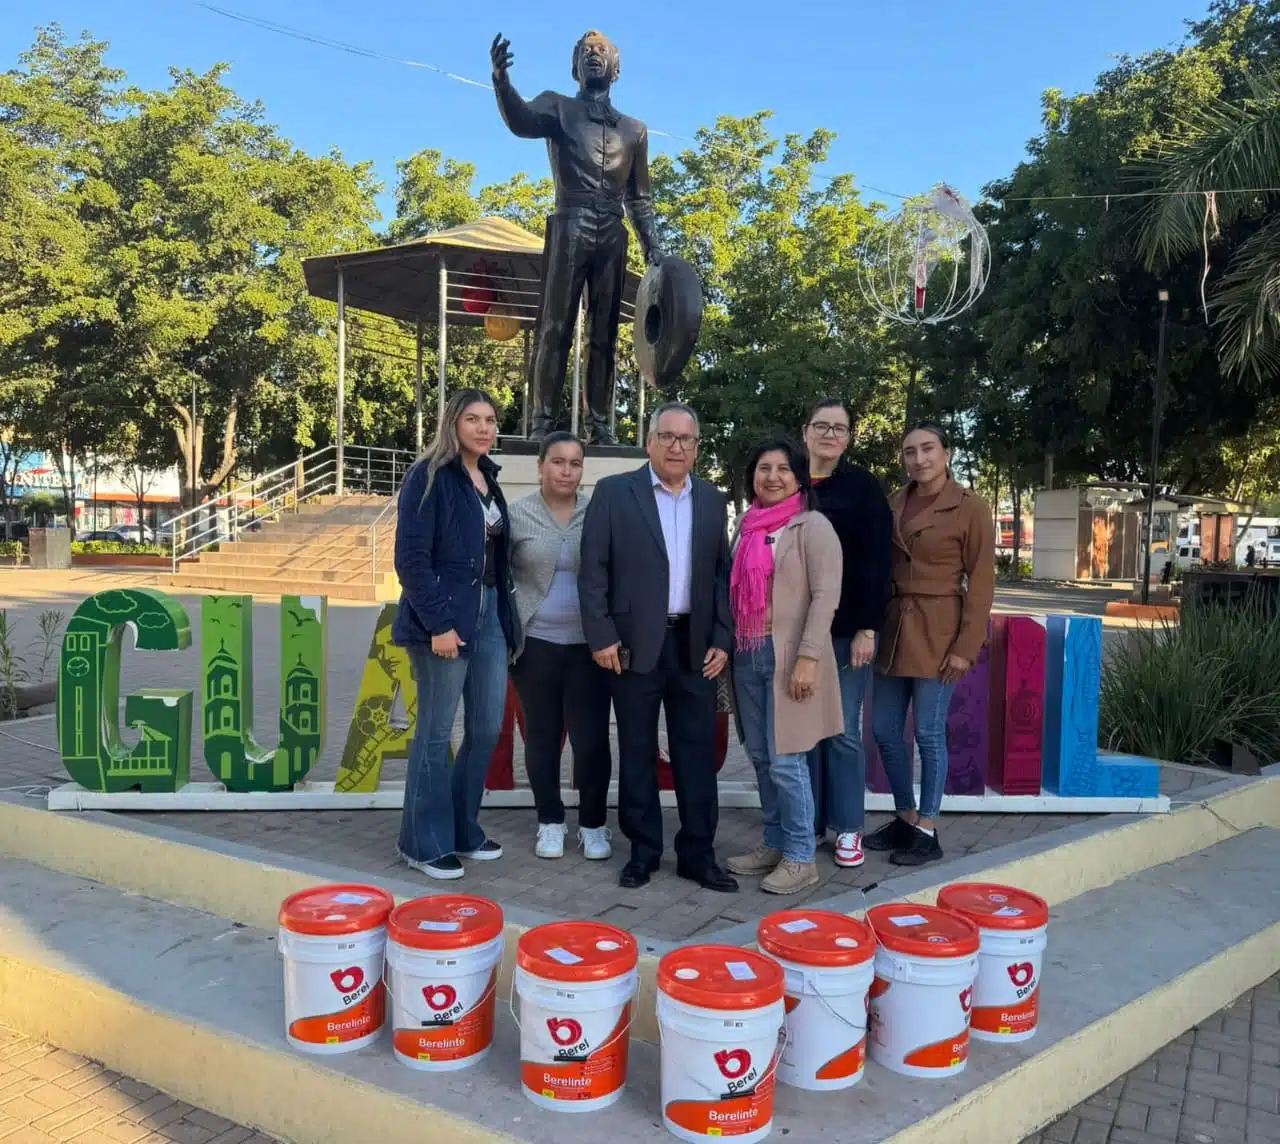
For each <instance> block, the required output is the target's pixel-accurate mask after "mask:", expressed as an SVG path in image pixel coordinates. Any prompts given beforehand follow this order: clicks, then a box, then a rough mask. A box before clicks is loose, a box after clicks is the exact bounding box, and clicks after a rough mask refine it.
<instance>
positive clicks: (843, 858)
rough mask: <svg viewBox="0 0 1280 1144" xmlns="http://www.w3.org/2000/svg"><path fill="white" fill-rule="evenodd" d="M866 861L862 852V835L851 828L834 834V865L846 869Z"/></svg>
mask: <svg viewBox="0 0 1280 1144" xmlns="http://www.w3.org/2000/svg"><path fill="white" fill-rule="evenodd" d="M864 861H866V856H865V855H864V854H863V853H862V835H861V834H857V833H855V832H854V831H852V830H848V831H845V833H843V834H837V835H836V865H837V866H842V867H844V869H846V870H851V869H853V868H854V867H855V866H861V865H862V863H863V862H864Z"/></svg>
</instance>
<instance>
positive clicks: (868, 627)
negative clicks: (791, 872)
mask: <svg viewBox="0 0 1280 1144" xmlns="http://www.w3.org/2000/svg"><path fill="white" fill-rule="evenodd" d="M852 427H853V425H852V421H851V419H850V416H849V407H848V406H847V405H845V403H844V402H843V401H841V400H840V398H838V397H826V398H823V399H822V400H821V401H819V402H818V403H817V405H815V406H814V407H813V410H812V412H810V414H809V420H808V422H807V423H806V425H805V428H804V443H805V448H806V450H807V452H808V454H809V472H810V474H811V476H812V480H813V492H814V500H815V503H816V506H817V509H818V511H819V512H820V513H822V515H823V516H825V517H826V518H827V519H828V520H829V521H830V522H831V524H832V526H833V527H834V528H835V530H836V536H837V537H839V539H840V550H841V553H842V554H843V557H844V573H843V578H842V582H841V585H840V606H839V607H838V608H837V609H836V614H835V618H834V619H833V620H832V621H831V643H832V646H833V647H834V649H835V656H836V664H837V665H838V666H839V669H840V675H839V679H840V702H841V706H842V708H843V710H844V730H843V731H842V732H841V733H840V734H839V735H833V736H832V737H831V738H829V739H824V740H823V741H822V742H821V743H819V744H818V745H817V746H816V747H814V749H813V750H812V751H810V752H809V773H810V776H811V778H812V780H813V798H814V806H815V808H816V811H817V814H816V816H815V817H816V822H815V823H814V829H815V832H816V834H817V836H818V839H819V840H820V841H821V840H822V839H823V838H824V837H825V836H826V833H827V830H828V829H830V830H832V831H834V833H835V843H836V845H835V863H836V865H837V866H843V867H846V868H849V867H854V866H861V865H862V863H863V861H864V856H863V852H862V827H863V821H864V818H865V816H866V787H867V756H866V752H865V751H864V750H863V744H862V706H863V701H864V699H865V697H866V694H867V688H868V686H869V685H870V682H871V661H872V659H873V658H874V657H875V653H876V637H877V635H878V633H879V631H880V626H881V624H882V623H883V622H884V609H885V605H886V604H887V603H888V600H889V585H890V578H889V549H890V546H891V543H892V536H893V514H892V513H890V511H889V502H888V500H887V499H886V498H885V495H884V490H883V489H881V487H880V482H879V481H877V480H876V479H875V477H873V476H872V475H871V474H870V473H869V472H867V470H866V469H863V468H860V467H859V466H858V465H855V464H853V463H852V462H851V461H849V460H848V458H847V457H846V456H845V453H846V451H847V450H848V448H849V443H850V442H851V441H852V440H853V432H852Z"/></svg>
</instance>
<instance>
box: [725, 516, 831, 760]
mask: <svg viewBox="0 0 1280 1144" xmlns="http://www.w3.org/2000/svg"><path fill="white" fill-rule="evenodd" d="M736 539H737V538H736V537H735V546H734V547H735V552H736V547H737V546H736ZM843 570H844V556H843V554H842V553H841V550H840V540H839V538H838V537H837V536H836V530H835V529H834V528H833V527H832V526H831V522H830V521H829V520H827V518H826V517H825V516H823V515H822V513H820V512H801V513H797V514H796V515H795V516H794V517H792V518H791V522H790V523H789V524H788V525H787V526H786V528H784V529H783V530H782V535H780V536H779V537H778V540H777V543H776V544H775V545H774V553H773V591H772V608H773V636H772V641H773V657H774V663H775V664H776V665H777V666H776V669H775V670H774V674H773V737H774V750H775V751H776V752H777V753H778V754H780V755H790V754H796V753H799V752H803V751H808V750H811V749H812V748H813V747H815V746H816V745H817V744H818V743H820V742H821V741H822V740H823V739H829V738H830V737H831V736H832V735H839V734H840V733H841V732H842V731H843V730H844V710H843V708H842V706H841V703H840V679H839V674H838V668H837V666H836V657H835V652H834V651H833V650H832V647H831V619H832V617H833V616H834V615H835V614H836V606H837V605H838V604H839V603H840V583H841V576H842V574H843ZM734 654H735V655H745V654H750V653H749V652H735V653H734ZM802 655H803V656H807V657H809V658H810V659H816V660H817V661H818V670H817V674H816V678H815V682H814V688H813V695H811V696H810V697H809V698H808V699H804V700H801V701H799V702H797V701H796V700H794V699H792V698H791V672H792V670H793V669H794V668H795V665H796V659H797V658H799V657H800V656H802ZM734 714H735V718H737V705H736V704H735V707H734ZM737 723H738V738H739V739H740V740H742V741H743V742H745V741H746V740H745V739H744V738H743V735H742V721H741V719H740V718H738V719H737Z"/></svg>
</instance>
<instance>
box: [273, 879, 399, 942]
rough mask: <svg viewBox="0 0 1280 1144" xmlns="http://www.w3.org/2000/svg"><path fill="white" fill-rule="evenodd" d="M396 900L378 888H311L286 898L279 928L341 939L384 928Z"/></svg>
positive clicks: (343, 885)
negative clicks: (343, 935) (349, 935)
mask: <svg viewBox="0 0 1280 1144" xmlns="http://www.w3.org/2000/svg"><path fill="white" fill-rule="evenodd" d="M395 904H396V900H395V898H393V897H392V896H391V895H390V894H388V893H387V891H386V890H383V889H380V888H379V887H378V886H361V885H359V884H358V883H351V884H341V885H334V886H312V887H311V889H309V890H299V891H298V892H297V893H296V894H291V895H290V896H289V897H287V898H285V900H284V902H283V903H282V904H281V906H280V925H281V926H282V927H283V928H284V929H287V930H288V931H289V932H290V933H302V934H311V935H312V936H314V937H339V936H341V935H342V934H348V933H363V932H364V931H365V930H371V929H377V928H378V926H381V925H385V924H386V921H387V917H388V915H389V914H390V913H391V911H392V909H393V908H394V907H395Z"/></svg>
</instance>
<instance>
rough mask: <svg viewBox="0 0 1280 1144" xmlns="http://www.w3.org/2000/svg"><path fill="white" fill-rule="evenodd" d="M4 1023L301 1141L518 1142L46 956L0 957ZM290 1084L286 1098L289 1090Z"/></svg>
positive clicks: (349, 1143)
mask: <svg viewBox="0 0 1280 1144" xmlns="http://www.w3.org/2000/svg"><path fill="white" fill-rule="evenodd" d="M0 1009H2V1010H3V1012H4V1016H5V1024H7V1025H9V1026H10V1027H12V1028H14V1029H16V1030H17V1031H18V1032H20V1033H25V1034H26V1035H27V1036H29V1037H35V1038H37V1039H39V1040H42V1041H48V1042H49V1043H51V1044H54V1045H57V1046H59V1047H60V1048H64V1049H68V1050H70V1051H71V1052H73V1053H79V1054H81V1055H82V1056H86V1057H91V1058H93V1059H94V1060H99V1061H102V1063H103V1064H105V1065H107V1066H108V1067H110V1068H113V1069H115V1070H116V1071H118V1072H122V1073H124V1074H125V1075H126V1076H131V1077H136V1078H138V1079H139V1080H142V1081H144V1082H145V1083H146V1084H149V1085H152V1086H153V1087H155V1088H158V1089H160V1090H161V1091H162V1092H164V1093H166V1094H168V1095H169V1096H172V1097H176V1098H177V1099H178V1100H184V1101H186V1102H187V1103H189V1104H194V1105H195V1106H196V1107H198V1108H204V1109H207V1110H208V1111H210V1112H213V1113H216V1114H217V1115H218V1116H225V1117H226V1118H227V1119H228V1120H233V1121H235V1122H236V1123H238V1124H246V1125H250V1126H252V1127H254V1128H259V1129H261V1130H262V1131H264V1132H267V1133H269V1134H270V1135H272V1136H278V1137H280V1138H282V1139H285V1140H296V1141H300V1142H302V1144H365V1142H368V1141H378V1142H379V1144H423V1141H424V1140H426V1141H430V1142H431V1144H516V1142H515V1141H514V1138H513V1137H510V1136H507V1135H506V1134H505V1133H496V1132H490V1131H489V1130H488V1129H484V1128H480V1127H479V1126H478V1125H475V1124H472V1123H469V1122H468V1121H465V1120H459V1119H458V1118H457V1117H456V1116H452V1115H450V1114H449V1113H446V1112H442V1111H440V1110H439V1109H431V1108H426V1107H424V1106H423V1105H421V1104H418V1103H417V1102H416V1101H413V1100H409V1099H408V1098H406V1097H403V1096H398V1095H397V1094H395V1093H392V1092H387V1091H386V1090H385V1089H381V1088H378V1087H376V1086H374V1085H370V1084H365V1083H364V1082H362V1081H358V1080H355V1079H353V1078H352V1077H349V1076H345V1075H341V1074H338V1073H333V1072H330V1071H328V1070H327V1069H325V1068H324V1067H323V1066H322V1065H320V1064H318V1063H317V1062H316V1061H314V1060H312V1059H311V1058H308V1057H302V1056H299V1055H296V1054H293V1053H287V1052H284V1051H280V1052H275V1051H272V1050H270V1049H266V1048H262V1047H260V1046H257V1045H252V1044H249V1043H248V1042H245V1041H241V1040H238V1039H237V1038H235V1037H232V1036H229V1035H227V1034H225V1033H221V1032H217V1031H215V1030H213V1029H209V1028H205V1027H203V1026H201V1025H198V1024H196V1023H194V1022H187V1021H181V1020H178V1019H176V1018H174V1017H169V1016H166V1015H165V1014H163V1013H158V1012H156V1011H154V1010H152V1009H149V1008H148V1007H146V1006H145V1005H141V1004H139V1003H138V1002H137V1001H134V1000H133V999H132V998H130V997H126V996H125V995H124V994H122V993H117V992H115V991H114V990H111V989H108V988H106V987H104V986H101V985H96V984H93V983H91V982H88V981H85V980H84V979H82V978H79V977H76V976H72V975H70V974H66V973H62V972H59V971H58V970H54V969H49V968H47V967H45V966H42V965H39V964H32V963H30V962H25V961H23V962H20V961H18V960H16V959H14V958H7V957H0ZM282 1093H287V1094H288V1099H284V1100H282V1099H281V1094H282Z"/></svg>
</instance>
